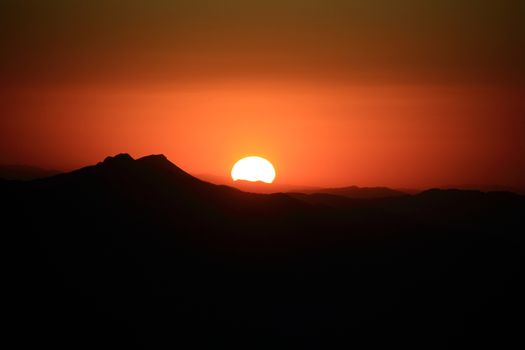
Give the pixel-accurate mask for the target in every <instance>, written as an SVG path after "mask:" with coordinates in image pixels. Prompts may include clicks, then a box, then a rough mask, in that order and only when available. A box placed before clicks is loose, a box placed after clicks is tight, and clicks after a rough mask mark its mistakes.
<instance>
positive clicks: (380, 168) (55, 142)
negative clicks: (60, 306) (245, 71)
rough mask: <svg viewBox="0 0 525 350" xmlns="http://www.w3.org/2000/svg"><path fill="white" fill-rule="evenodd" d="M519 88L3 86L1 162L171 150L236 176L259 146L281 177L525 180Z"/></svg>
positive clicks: (51, 163) (296, 180)
mask: <svg viewBox="0 0 525 350" xmlns="http://www.w3.org/2000/svg"><path fill="white" fill-rule="evenodd" d="M519 98H520V94H519V93H517V91H516V90H515V89H514V90H508V89H496V88H494V87H482V86H480V87H476V88H474V87H467V86H454V87H451V86H422V85H392V86H382V85H360V86H346V85H341V84H324V85H323V84H322V83H317V84H307V83H301V84H298V83H297V84H290V83H286V84H285V83H280V84H279V83H276V82H265V83H262V82H245V81H244V82H218V81H216V82H212V83H211V82H210V83H207V84H205V83H201V84H187V85H185V86H168V85H165V86H158V85H156V86H153V87H149V88H147V87H145V86H144V85H140V86H137V87H135V88H130V87H129V86H127V87H122V86H120V87H117V86H113V87H108V86H106V87H103V88H101V87H89V86H88V87H82V88H70V87H68V88H67V89H66V88H58V87H55V88H47V89H45V90H37V89H29V90H28V89H25V90H23V91H21V90H15V91H11V92H10V93H6V94H4V99H5V100H4V103H3V105H4V107H6V106H7V108H6V109H5V111H4V113H7V114H9V115H11V118H6V119H3V120H2V129H1V130H2V135H1V136H2V137H1V141H0V148H1V150H2V152H1V154H2V159H1V161H2V162H3V163H23V164H32V165H38V166H42V167H48V168H59V169H73V168H76V167H80V166H83V165H87V164H92V163H96V162H97V161H100V160H101V159H103V158H104V157H105V156H107V155H111V154H115V153H119V152H128V153H130V154H132V155H133V156H135V157H138V156H142V155H147V154H152V153H164V154H166V156H167V157H168V158H169V159H170V160H172V161H173V162H174V163H176V164H177V165H179V166H180V167H182V168H183V169H185V170H187V171H188V172H190V173H192V174H197V175H200V174H207V175H216V176H228V175H229V172H230V169H231V166H232V165H233V163H234V162H235V161H236V160H237V159H239V158H241V157H244V156H247V155H259V156H263V157H266V158H267V159H269V160H270V161H271V162H272V163H273V164H274V165H275V167H276V169H277V173H278V176H277V179H276V181H277V182H278V183H281V184H295V185H317V186H344V185H353V184H355V185H360V186H375V185H386V186H395V187H410V188H414V187H428V186H443V185H449V184H503V185H509V186H521V185H523V179H525V170H524V167H523V154H525V153H524V151H525V147H524V141H523V135H525V133H524V132H525V123H524V122H523V117H522V116H523V112H524V111H525V109H524V108H523V103H522V102H521V101H520V99H519ZM72 116H74V117H72ZM501 116H505V117H504V118H503V117H501Z"/></svg>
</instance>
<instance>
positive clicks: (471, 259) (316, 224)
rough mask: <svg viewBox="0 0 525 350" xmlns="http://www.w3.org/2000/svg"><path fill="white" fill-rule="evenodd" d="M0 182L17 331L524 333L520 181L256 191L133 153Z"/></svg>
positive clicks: (27, 341) (413, 339)
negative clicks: (483, 187)
mask: <svg viewBox="0 0 525 350" xmlns="http://www.w3.org/2000/svg"><path fill="white" fill-rule="evenodd" d="M0 191H1V192H0V193H1V198H2V213H3V215H4V218H3V220H2V221H3V223H4V230H3V237H4V240H5V244H6V245H5V246H6V247H7V248H8V249H7V252H6V258H7V262H8V264H7V266H8V276H7V286H8V292H9V293H8V294H9V297H8V299H6V300H7V301H8V304H9V308H8V311H7V317H8V319H9V321H10V322H9V324H10V326H9V327H8V329H7V331H8V332H7V333H9V334H11V336H12V337H13V338H14V339H16V341H17V344H19V345H20V347H28V346H34V345H41V344H53V347H54V348H64V349H65V348H68V349H71V348H89V349H91V348H124V347H126V348H146V349H157V348H165V347H171V348H173V347H178V346H179V347H182V348H198V347H201V346H204V347H205V348H211V347H213V348H216V347H217V346H220V345H227V346H229V347H233V346H241V347H243V348H269V347H290V348H317V349H318V348H333V347H335V346H336V345H339V346H344V347H349V346H354V347H376V346H385V345H388V346H393V345H404V346H405V347H406V346H415V347H418V348H428V347H437V348H443V347H456V346H461V347H467V346H469V347H471V346H476V345H481V344H483V345H493V346H498V347H501V346H505V345H507V346H508V345H510V344H515V343H516V342H522V339H521V330H522V321H521V318H522V315H523V311H525V310H524V305H523V292H524V290H523V287H522V286H521V281H522V276H523V259H522V257H523V248H524V244H523V232H525V230H524V222H523V218H524V214H525V199H524V197H522V196H519V195H515V194H512V193H505V192H494V193H482V192H478V191H459V190H438V189H433V190H428V191H424V192H422V193H420V194H418V195H413V196H412V195H400V196H394V197H389V198H377V199H356V198H348V197H343V196H337V195H334V194H300V193H294V194H271V195H263V194H253V193H245V192H242V191H240V190H237V189H234V188H231V187H227V186H217V185H213V184H210V183H207V182H204V181H201V180H199V179H197V178H195V177H193V176H191V175H189V174H187V173H185V172H184V171H183V170H181V169H180V168H178V167H177V166H175V165H174V164H172V163H171V162H170V161H168V160H167V159H166V158H165V157H164V156H162V155H156V156H148V157H144V158H140V159H137V160H135V159H133V158H132V157H131V156H129V155H127V154H120V155H117V156H115V157H108V158H106V159H105V160H104V161H103V162H101V163H99V164H97V165H94V166H89V167H86V168H82V169H79V170H77V171H74V172H71V173H67V174H60V175H56V176H53V177H50V178H45V179H38V180H34V181H27V182H14V181H0Z"/></svg>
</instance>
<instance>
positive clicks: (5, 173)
mask: <svg viewBox="0 0 525 350" xmlns="http://www.w3.org/2000/svg"><path fill="white" fill-rule="evenodd" d="M59 173H61V171H58V170H50V169H42V168H38V167H34V166H29V165H0V179H4V180H34V179H40V178H44V177H49V176H53V175H56V174H59Z"/></svg>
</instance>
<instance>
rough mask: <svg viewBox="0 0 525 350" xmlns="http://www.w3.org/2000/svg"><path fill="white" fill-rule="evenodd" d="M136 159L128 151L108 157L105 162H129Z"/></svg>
mask: <svg viewBox="0 0 525 350" xmlns="http://www.w3.org/2000/svg"><path fill="white" fill-rule="evenodd" d="M130 161H131V162H132V161H134V159H133V157H132V156H130V155H129V154H127V153H119V154H117V155H116V156H113V157H111V156H109V157H106V158H105V159H104V161H103V163H104V164H117V163H120V164H121V163H128V162H130Z"/></svg>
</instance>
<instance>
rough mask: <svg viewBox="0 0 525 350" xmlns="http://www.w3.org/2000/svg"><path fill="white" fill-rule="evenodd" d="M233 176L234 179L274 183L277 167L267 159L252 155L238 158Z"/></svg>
mask: <svg viewBox="0 0 525 350" xmlns="http://www.w3.org/2000/svg"><path fill="white" fill-rule="evenodd" d="M231 176H232V179H233V181H237V180H245V181H251V182H255V181H261V182H265V183H272V182H273V180H274V179H275V169H274V167H273V165H272V163H270V162H269V161H267V160H266V159H264V158H261V157H256V156H252V157H246V158H242V159H240V160H238V161H237V163H235V165H234V166H233V168H232V172H231Z"/></svg>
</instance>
